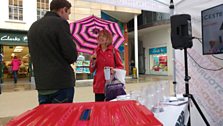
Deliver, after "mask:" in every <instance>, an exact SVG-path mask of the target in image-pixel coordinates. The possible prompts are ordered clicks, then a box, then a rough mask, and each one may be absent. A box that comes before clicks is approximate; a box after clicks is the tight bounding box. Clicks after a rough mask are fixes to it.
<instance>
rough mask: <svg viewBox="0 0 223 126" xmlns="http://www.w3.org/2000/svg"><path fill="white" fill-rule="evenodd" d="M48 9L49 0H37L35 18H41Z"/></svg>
mask: <svg viewBox="0 0 223 126" xmlns="http://www.w3.org/2000/svg"><path fill="white" fill-rule="evenodd" d="M48 10H49V0H37V19H40V18H42V17H43V16H44V15H45V13H46V12H47V11H48Z"/></svg>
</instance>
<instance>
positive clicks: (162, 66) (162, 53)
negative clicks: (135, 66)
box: [149, 47, 168, 75]
mask: <svg viewBox="0 0 223 126" xmlns="http://www.w3.org/2000/svg"><path fill="white" fill-rule="evenodd" d="M149 57H150V63H149V66H150V68H149V70H150V73H151V74H159V75H165V74H167V71H168V65H167V59H168V58H167V48H166V47H158V48H151V49H149Z"/></svg>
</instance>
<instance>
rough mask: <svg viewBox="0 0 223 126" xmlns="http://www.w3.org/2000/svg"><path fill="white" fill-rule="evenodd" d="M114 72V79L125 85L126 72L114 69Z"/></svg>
mask: <svg viewBox="0 0 223 126" xmlns="http://www.w3.org/2000/svg"><path fill="white" fill-rule="evenodd" d="M114 71H115V75H114V77H115V78H116V79H117V80H119V81H120V82H121V83H123V84H125V76H126V70H124V69H117V68H114Z"/></svg>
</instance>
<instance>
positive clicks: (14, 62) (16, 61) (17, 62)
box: [11, 59, 21, 71]
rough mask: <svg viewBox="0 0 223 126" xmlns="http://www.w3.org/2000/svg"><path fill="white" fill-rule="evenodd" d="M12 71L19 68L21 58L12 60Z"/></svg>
mask: <svg viewBox="0 0 223 126" xmlns="http://www.w3.org/2000/svg"><path fill="white" fill-rule="evenodd" d="M11 64H12V71H17V70H19V66H20V65H21V61H20V60H19V59H13V60H12V62H11Z"/></svg>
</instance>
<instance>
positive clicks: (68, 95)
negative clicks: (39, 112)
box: [38, 87, 74, 104]
mask: <svg viewBox="0 0 223 126" xmlns="http://www.w3.org/2000/svg"><path fill="white" fill-rule="evenodd" d="M73 98H74V87H72V88H65V89H60V90H58V91H57V92H55V93H53V94H49V95H41V94H38V99H39V104H52V103H72V102H73Z"/></svg>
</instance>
